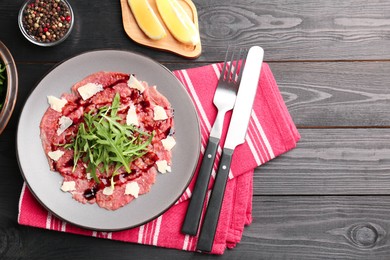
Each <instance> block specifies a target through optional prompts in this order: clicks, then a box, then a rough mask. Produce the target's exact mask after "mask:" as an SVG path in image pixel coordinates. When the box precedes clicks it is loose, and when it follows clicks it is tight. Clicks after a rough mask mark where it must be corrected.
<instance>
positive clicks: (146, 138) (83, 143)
mask: <svg viewBox="0 0 390 260" xmlns="http://www.w3.org/2000/svg"><path fill="white" fill-rule="evenodd" d="M119 107H120V96H119V94H118V93H117V94H116V95H115V97H114V100H113V102H112V105H111V107H107V106H105V107H102V108H100V109H99V110H98V111H90V112H89V113H86V114H84V122H83V123H81V124H80V125H79V128H78V132H77V135H76V138H74V140H73V142H72V143H70V144H67V145H65V148H72V149H73V150H74V169H75V167H76V165H77V162H78V161H79V160H82V161H83V162H84V163H86V164H87V172H90V174H91V176H92V177H93V179H94V180H95V182H97V183H100V181H99V178H98V177H97V176H96V169H98V170H99V171H100V172H108V171H109V170H110V169H111V170H112V169H113V168H114V171H113V175H112V177H111V185H112V187H113V186H114V182H113V177H114V176H115V175H117V174H118V172H117V171H118V169H119V168H121V167H122V166H123V167H124V168H125V169H126V172H127V173H130V172H131V169H130V163H131V162H132V161H134V160H135V159H137V158H139V157H141V156H143V155H144V154H145V153H146V152H147V147H148V145H149V144H150V143H151V141H152V138H153V134H149V133H146V132H144V131H142V130H140V129H139V128H138V127H135V126H133V125H126V124H125V125H122V124H121V123H119V121H120V120H122V119H121V118H120V117H119V116H118V109H119ZM112 167H113V168H112ZM74 169H73V170H74Z"/></svg>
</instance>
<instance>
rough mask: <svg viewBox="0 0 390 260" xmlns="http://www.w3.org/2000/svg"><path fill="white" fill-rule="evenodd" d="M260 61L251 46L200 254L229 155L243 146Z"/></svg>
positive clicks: (209, 237)
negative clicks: (239, 146)
mask: <svg viewBox="0 0 390 260" xmlns="http://www.w3.org/2000/svg"><path fill="white" fill-rule="evenodd" d="M263 58H264V50H263V49H262V48H261V47H259V46H253V47H251V48H250V49H249V52H248V56H247V60H246V64H245V68H244V71H243V74H242V78H241V82H240V86H239V89H238V93H237V98H236V103H235V105H234V109H233V114H232V118H231V120H230V124H229V128H228V133H227V136H226V141H225V144H224V147H223V150H222V155H221V159H220V162H219V166H218V171H217V175H216V179H215V182H214V186H213V189H212V191H211V196H210V200H209V202H208V205H207V210H206V214H205V217H204V221H203V225H202V228H201V231H200V235H199V238H198V243H197V247H196V248H197V250H200V251H204V252H210V251H211V250H212V246H213V242H214V237H215V232H216V229H217V225H218V220H219V215H220V212H221V207H222V201H223V197H224V193H225V188H226V182H227V179H228V176H229V171H230V164H231V161H232V157H233V152H234V149H235V148H236V147H237V146H238V145H240V144H242V143H244V142H245V136H246V132H247V129H248V124H249V120H250V116H251V111H252V106H253V102H254V99H255V95H256V91H257V85H258V82H259V79H260V71H261V66H262V64H263Z"/></svg>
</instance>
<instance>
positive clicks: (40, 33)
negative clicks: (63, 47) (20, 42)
mask: <svg viewBox="0 0 390 260" xmlns="http://www.w3.org/2000/svg"><path fill="white" fill-rule="evenodd" d="M18 24H19V29H20V31H21V32H22V34H23V35H24V37H25V38H26V39H27V40H29V41H30V42H32V43H34V44H36V45H39V46H44V47H49V46H55V45H57V44H59V43H61V42H63V41H64V40H65V39H66V38H68V36H69V35H70V33H71V32H72V29H73V24H74V14H73V9H72V7H71V6H70V4H69V3H68V2H67V1H66V0H27V1H26V2H24V4H23V5H22V7H21V8H20V10H19V16H18Z"/></svg>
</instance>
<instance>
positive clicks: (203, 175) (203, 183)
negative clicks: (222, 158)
mask: <svg viewBox="0 0 390 260" xmlns="http://www.w3.org/2000/svg"><path fill="white" fill-rule="evenodd" d="M218 144H219V138H215V137H209V141H208V143H207V148H206V151H205V152H204V155H203V160H202V164H201V166H200V169H199V173H198V178H197V180H196V183H195V187H194V190H193V193H192V195H191V200H190V204H189V206H188V209H187V214H186V217H185V219H184V223H183V226H182V228H181V231H182V232H183V233H184V234H189V235H192V236H195V235H196V233H197V232H198V227H199V220H200V216H201V215H202V209H203V205H204V201H205V197H206V192H207V187H208V186H209V181H210V176H211V172H212V170H213V166H214V160H215V155H216V153H217V149H218Z"/></svg>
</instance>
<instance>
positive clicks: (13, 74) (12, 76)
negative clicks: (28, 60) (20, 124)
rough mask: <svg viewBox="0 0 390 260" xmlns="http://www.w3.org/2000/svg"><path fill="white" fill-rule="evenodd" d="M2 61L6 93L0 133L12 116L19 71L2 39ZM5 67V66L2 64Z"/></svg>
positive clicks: (2, 97)
mask: <svg viewBox="0 0 390 260" xmlns="http://www.w3.org/2000/svg"><path fill="white" fill-rule="evenodd" d="M0 62H1V63H2V64H3V65H5V71H6V73H5V75H6V80H5V81H4V82H5V85H3V86H5V89H4V90H5V95H1V101H0V102H1V103H3V105H2V107H1V108H0V134H1V133H2V132H3V130H4V129H5V127H6V126H7V124H8V121H9V119H10V118H11V115H12V112H13V110H14V107H15V103H16V98H17V93H18V72H17V69H16V65H15V61H14V59H13V57H12V55H11V53H10V51H9V50H8V48H7V47H6V46H5V45H4V44H3V43H2V42H1V41H0ZM2 68H3V66H2ZM4 90H3V91H4Z"/></svg>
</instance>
